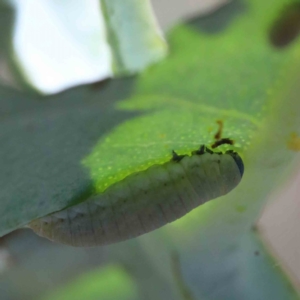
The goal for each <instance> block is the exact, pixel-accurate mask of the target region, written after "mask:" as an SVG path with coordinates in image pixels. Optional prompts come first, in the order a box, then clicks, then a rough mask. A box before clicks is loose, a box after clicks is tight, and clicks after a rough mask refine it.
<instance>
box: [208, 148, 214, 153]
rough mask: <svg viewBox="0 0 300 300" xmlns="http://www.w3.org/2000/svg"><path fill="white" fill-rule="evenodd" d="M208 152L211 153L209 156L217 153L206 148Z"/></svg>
mask: <svg viewBox="0 0 300 300" xmlns="http://www.w3.org/2000/svg"><path fill="white" fill-rule="evenodd" d="M206 152H207V153H209V154H214V153H215V152H214V151H212V150H211V149H209V148H206Z"/></svg>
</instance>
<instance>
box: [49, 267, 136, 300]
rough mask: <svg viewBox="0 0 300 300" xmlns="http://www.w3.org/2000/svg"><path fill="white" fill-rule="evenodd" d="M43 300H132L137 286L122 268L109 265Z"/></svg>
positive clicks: (81, 277)
mask: <svg viewBox="0 0 300 300" xmlns="http://www.w3.org/2000/svg"><path fill="white" fill-rule="evenodd" d="M43 299H45V300H82V299H86V300H98V299H105V300H110V299H111V300H133V299H138V298H137V286H136V285H135V283H134V281H133V280H132V278H131V277H130V276H129V274H128V273H126V272H125V270H124V269H123V268H121V267H120V266H117V265H110V266H107V267H105V268H104V269H99V270H94V271H92V272H90V273H87V274H83V275H82V276H80V278H78V279H76V280H74V281H73V282H71V283H69V285H67V286H65V287H63V288H61V289H60V290H58V291H55V292H52V293H51V294H50V295H49V296H47V297H45V298H43Z"/></svg>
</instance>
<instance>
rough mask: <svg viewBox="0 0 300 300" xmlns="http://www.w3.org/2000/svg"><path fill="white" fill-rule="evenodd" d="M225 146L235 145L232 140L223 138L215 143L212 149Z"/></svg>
mask: <svg viewBox="0 0 300 300" xmlns="http://www.w3.org/2000/svg"><path fill="white" fill-rule="evenodd" d="M224 144H227V145H233V144H234V141H233V140H232V139H230V138H223V139H220V140H218V141H215V142H214V143H213V144H212V145H211V147H212V148H213V149H214V148H217V147H219V146H221V145H224Z"/></svg>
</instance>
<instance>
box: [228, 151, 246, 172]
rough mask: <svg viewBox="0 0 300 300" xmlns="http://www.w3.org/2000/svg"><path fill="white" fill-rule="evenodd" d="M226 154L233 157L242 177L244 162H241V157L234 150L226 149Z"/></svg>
mask: <svg viewBox="0 0 300 300" xmlns="http://www.w3.org/2000/svg"><path fill="white" fill-rule="evenodd" d="M226 154H229V155H231V156H232V158H233V159H234V161H235V163H236V164H237V166H238V168H239V171H240V174H241V177H242V176H243V174H244V163H243V161H242V159H241V157H240V156H239V155H238V153H237V152H235V151H233V150H227V151H226Z"/></svg>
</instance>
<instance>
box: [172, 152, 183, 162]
mask: <svg viewBox="0 0 300 300" xmlns="http://www.w3.org/2000/svg"><path fill="white" fill-rule="evenodd" d="M184 157H186V155H178V154H177V153H176V152H175V151H174V150H172V158H171V161H175V162H180V161H181V160H182V159H183V158H184Z"/></svg>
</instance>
